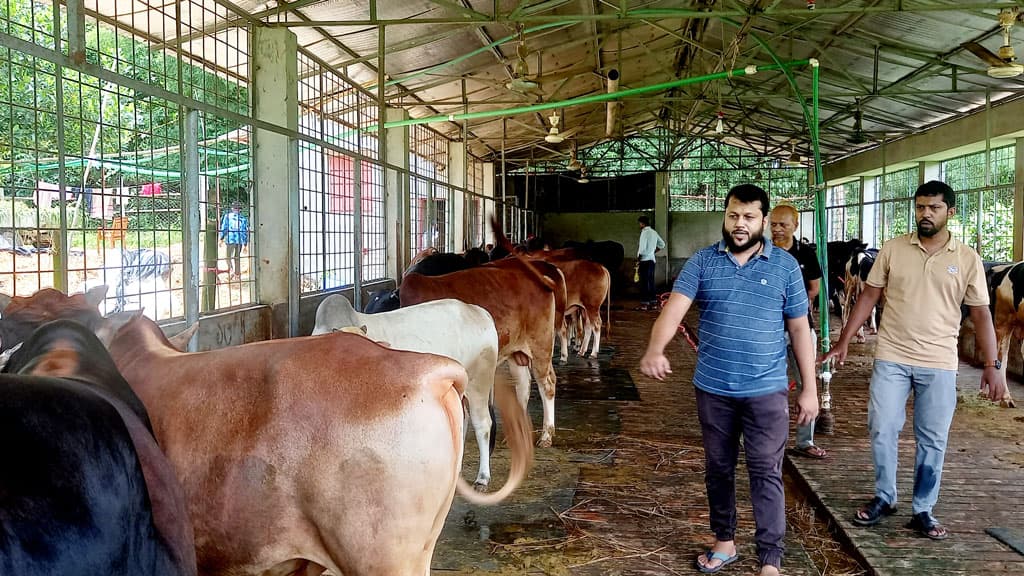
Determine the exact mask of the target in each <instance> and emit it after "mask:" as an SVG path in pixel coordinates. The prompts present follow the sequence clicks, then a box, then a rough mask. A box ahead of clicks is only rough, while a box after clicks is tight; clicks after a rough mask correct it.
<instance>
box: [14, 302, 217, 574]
mask: <svg viewBox="0 0 1024 576" xmlns="http://www.w3.org/2000/svg"><path fill="white" fill-rule="evenodd" d="M3 372H4V373H3V374H0V443H2V444H3V452H4V456H5V458H6V459H7V461H8V463H7V465H5V466H4V467H3V468H2V469H0V502H2V506H0V509H2V512H0V573H3V574H17V575H19V576H36V575H38V576H44V575H45V576H49V575H52V574H61V575H65V576H75V575H81V576H91V575H94V574H149V575H154V576H156V575H160V576H165V575H166V576H170V575H178V576H194V575H195V574H196V573H197V572H196V556H195V542H194V540H193V535H192V528H191V525H190V523H189V518H188V515H187V507H186V504H185V497H184V493H183V492H182V488H181V485H180V484H179V483H178V480H177V478H176V477H175V474H174V470H173V469H172V467H171V464H170V462H168V460H167V458H166V457H165V456H164V454H163V453H162V452H161V451H160V448H159V446H158V445H157V443H156V440H154V437H153V431H152V426H151V424H150V419H149V416H148V414H147V412H146V409H145V407H144V406H143V404H142V401H141V400H140V399H139V397H138V396H136V395H135V393H134V392H133V391H132V389H131V388H130V387H129V386H128V383H127V382H125V381H124V378H122V377H121V375H120V373H118V371H117V368H116V367H115V366H114V362H113V360H112V359H111V357H110V355H109V354H108V353H107V351H106V349H104V347H103V344H102V343H101V342H100V340H99V339H98V338H97V337H96V336H95V335H94V334H93V333H92V331H91V330H90V329H88V328H86V327H85V326H83V325H81V324H79V323H77V322H74V321H71V320H57V321H53V322H49V323H46V324H44V325H42V326H41V327H40V328H39V329H37V330H36V331H35V332H33V333H32V335H31V336H29V337H28V339H27V340H25V341H23V343H22V344H20V348H19V349H18V350H17V351H16V352H14V353H13V354H10V357H9V359H8V360H7V363H6V365H5V366H4V369H3Z"/></svg>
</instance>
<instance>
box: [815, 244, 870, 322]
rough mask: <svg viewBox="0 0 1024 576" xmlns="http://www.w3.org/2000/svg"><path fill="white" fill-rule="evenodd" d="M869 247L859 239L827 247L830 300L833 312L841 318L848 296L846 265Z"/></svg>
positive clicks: (827, 245)
mask: <svg viewBox="0 0 1024 576" xmlns="http://www.w3.org/2000/svg"><path fill="white" fill-rule="evenodd" d="M867 247H868V244H867V242H861V241H860V240H858V239H857V238H854V239H852V240H844V241H833V242H829V243H828V244H826V245H825V249H826V250H827V254H828V256H827V258H826V260H825V261H826V263H827V264H828V300H829V302H830V303H831V304H832V311H833V312H835V313H836V314H838V315H839V316H840V317H842V316H843V299H844V297H845V294H846V263H847V262H849V261H850V257H851V256H853V253H854V252H857V251H858V250H866V249H867Z"/></svg>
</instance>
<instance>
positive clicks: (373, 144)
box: [298, 52, 387, 293]
mask: <svg viewBox="0 0 1024 576" xmlns="http://www.w3.org/2000/svg"><path fill="white" fill-rule="evenodd" d="M298 72H299V86H298V92H299V103H300V112H299V114H300V119H299V131H300V132H302V133H304V134H307V135H309V136H314V137H317V138H320V139H323V140H325V141H326V142H330V143H332V144H334V145H335V146H338V147H339V148H341V149H342V150H338V149H334V148H331V147H327V146H320V145H315V144H309V143H305V142H303V143H301V144H300V148H299V194H300V213H301V216H300V222H299V238H300V247H299V255H300V273H301V278H302V283H301V291H302V292H304V293H309V292H317V291H322V290H330V289H334V288H339V287H342V286H350V285H352V284H354V283H355V266H356V258H355V249H356V248H355V242H354V240H355V235H356V222H355V218H356V215H357V213H360V214H361V218H360V224H361V228H362V235H361V241H362V251H361V256H362V261H363V264H362V271H361V272H362V278H363V280H364V281H371V280H378V279H381V278H383V277H385V276H386V275H387V272H386V255H387V246H386V242H385V239H386V230H385V227H384V173H383V170H382V169H381V167H380V165H379V164H378V163H376V162H374V161H372V160H370V159H372V158H376V157H377V140H376V138H375V137H374V136H373V135H371V134H367V133H364V132H362V130H363V129H365V128H367V127H368V126H370V125H372V124H373V123H375V122H376V103H375V102H374V101H373V100H372V98H370V97H369V96H368V95H367V94H366V93H365V92H363V91H361V89H360V88H358V87H356V86H354V85H353V84H352V83H351V82H350V81H349V80H348V79H347V78H345V77H343V76H341V75H340V74H338V73H337V72H335V71H332V70H330V69H328V68H327V67H325V66H324V65H323V64H322V63H321V62H319V61H318V60H317V59H315V58H314V57H313V56H311V55H309V54H307V53H305V52H300V54H299V62H298ZM344 150H349V151H351V152H345V151H344ZM357 187H358V189H359V192H360V196H361V198H362V200H361V202H360V203H359V206H358V208H359V210H358V211H357V210H356V208H357V206H356V204H355V198H356V189H357Z"/></svg>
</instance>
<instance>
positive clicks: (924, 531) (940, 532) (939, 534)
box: [906, 512, 949, 540]
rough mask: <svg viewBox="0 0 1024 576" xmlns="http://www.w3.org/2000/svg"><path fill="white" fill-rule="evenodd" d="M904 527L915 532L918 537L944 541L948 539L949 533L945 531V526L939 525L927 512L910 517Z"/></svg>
mask: <svg viewBox="0 0 1024 576" xmlns="http://www.w3.org/2000/svg"><path fill="white" fill-rule="evenodd" d="M906 527H907V528H910V529H911V530H915V531H917V533H918V535H920V536H924V537H925V538H931V539H932V540H945V539H946V538H949V531H948V530H946V528H945V526H943V525H942V524H939V521H938V520H936V519H935V517H934V516H932V515H931V514H930V513H928V512H918V513H917V514H914V515H913V516H911V517H910V522H907V526H906ZM932 532H935V534H932Z"/></svg>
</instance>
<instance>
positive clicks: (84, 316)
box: [0, 287, 107, 350]
mask: <svg viewBox="0 0 1024 576" xmlns="http://www.w3.org/2000/svg"><path fill="white" fill-rule="evenodd" d="M106 292H107V290H106V287H100V289H95V290H92V291H90V293H89V294H73V295H71V296H66V295H65V294H64V293H63V292H60V291H59V290H54V289H53V288H44V289H42V290H39V291H38V292H36V293H35V294H33V295H31V296H24V297H23V296H14V297H6V296H4V297H3V298H0V314H2V316H0V350H7V349H8V348H12V347H14V346H17V345H18V344H20V343H22V342H24V341H25V340H26V339H28V337H29V336H30V335H31V334H32V332H34V331H35V330H36V328H38V327H40V326H42V325H43V324H46V323H47V322H50V321H53V320H59V319H68V320H74V321H75V322H78V323H79V324H82V325H84V326H86V327H87V328H89V329H90V330H92V331H94V332H95V331H96V330H99V328H100V327H101V326H102V325H103V323H104V320H103V317H102V316H101V315H100V313H99V310H98V308H97V306H98V304H99V302H100V301H102V300H103V297H104V296H105V295H106ZM0 296H3V295H0Z"/></svg>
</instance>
